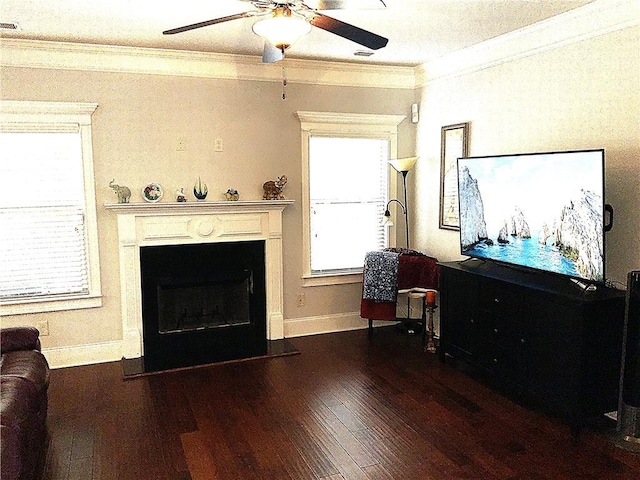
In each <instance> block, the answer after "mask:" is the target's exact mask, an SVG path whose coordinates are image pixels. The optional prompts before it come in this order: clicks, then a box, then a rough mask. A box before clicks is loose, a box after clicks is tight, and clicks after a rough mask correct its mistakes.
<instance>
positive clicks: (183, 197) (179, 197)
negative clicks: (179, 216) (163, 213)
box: [176, 187, 187, 203]
mask: <svg viewBox="0 0 640 480" xmlns="http://www.w3.org/2000/svg"><path fill="white" fill-rule="evenodd" d="M186 201H187V196H186V195H185V194H184V188H182V187H181V188H179V189H178V190H176V202H180V203H183V202H186Z"/></svg>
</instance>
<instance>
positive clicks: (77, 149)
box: [0, 124, 89, 300]
mask: <svg viewBox="0 0 640 480" xmlns="http://www.w3.org/2000/svg"><path fill="white" fill-rule="evenodd" d="M23 127H25V128H23V129H22V131H21V129H20V126H19V125H14V126H13V127H12V128H7V127H6V125H3V128H2V132H0V152H1V157H0V169H1V172H2V178H3V187H2V189H0V249H1V250H2V252H3V255H2V260H1V268H0V299H2V300H12V299H24V298H36V297H43V296H56V295H78V294H87V293H88V292H89V279H88V267H87V246H86V245H87V238H86V225H85V223H86V222H85V199H84V172H83V160H82V142H81V135H80V133H79V129H78V127H77V125H76V126H73V125H62V126H60V125H59V126H55V128H54V127H53V126H52V127H50V128H48V127H46V126H45V127H44V128H43V130H45V131H37V130H38V129H37V128H36V127H35V126H30V125H27V124H25V125H23Z"/></svg>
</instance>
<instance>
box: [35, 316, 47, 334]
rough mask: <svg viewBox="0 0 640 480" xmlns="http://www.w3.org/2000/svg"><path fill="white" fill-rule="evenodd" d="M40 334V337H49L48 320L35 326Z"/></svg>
mask: <svg viewBox="0 0 640 480" xmlns="http://www.w3.org/2000/svg"><path fill="white" fill-rule="evenodd" d="M34 326H35V327H36V328H37V329H38V331H39V332H40V336H42V337H45V336H47V335H49V322H48V321H47V320H41V321H39V322H36V324H35V325H34Z"/></svg>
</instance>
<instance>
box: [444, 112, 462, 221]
mask: <svg viewBox="0 0 640 480" xmlns="http://www.w3.org/2000/svg"><path fill="white" fill-rule="evenodd" d="M468 143H469V123H468V122H467V123H456V124H455V125H447V126H445V127H442V139H441V145H440V228H442V229H444V230H460V216H459V212H458V170H457V163H458V162H457V160H458V158H460V157H466V156H467V155H468Z"/></svg>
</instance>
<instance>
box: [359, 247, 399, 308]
mask: <svg viewBox="0 0 640 480" xmlns="http://www.w3.org/2000/svg"><path fill="white" fill-rule="evenodd" d="M399 257H400V254H398V253H395V252H387V251H376V252H367V254H366V256H365V258H364V281H363V286H362V288H363V292H362V298H366V299H367V300H374V301H376V302H395V301H396V295H397V292H398V289H397V287H396V285H397V284H398V258H399Z"/></svg>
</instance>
